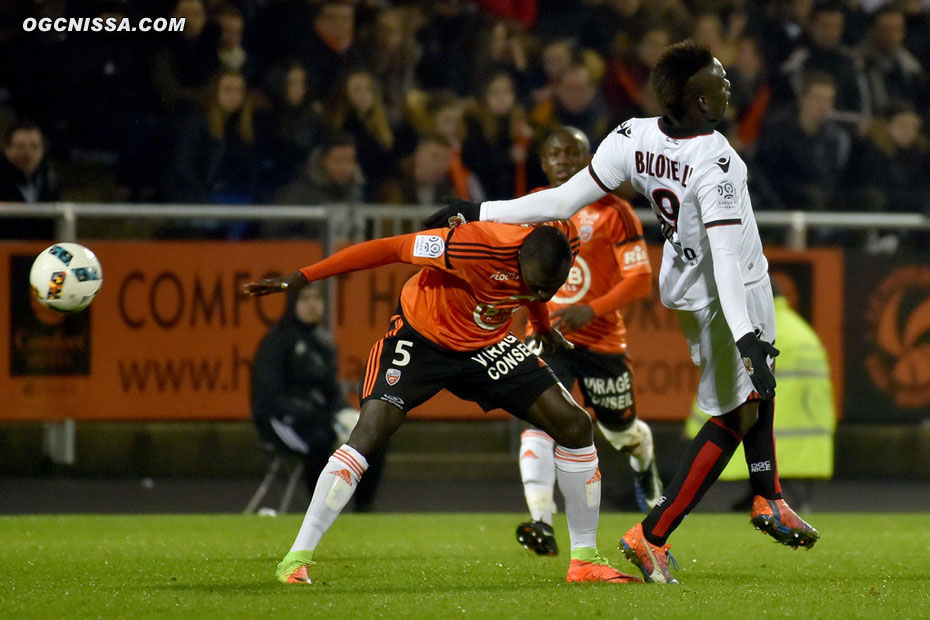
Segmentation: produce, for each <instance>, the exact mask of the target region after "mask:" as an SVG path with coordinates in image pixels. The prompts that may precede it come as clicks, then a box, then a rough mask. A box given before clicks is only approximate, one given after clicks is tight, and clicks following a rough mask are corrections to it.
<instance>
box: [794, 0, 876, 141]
mask: <svg viewBox="0 0 930 620" xmlns="http://www.w3.org/2000/svg"><path fill="white" fill-rule="evenodd" d="M844 24H845V15H844V13H843V7H842V6H841V5H840V4H839V3H838V2H824V3H822V4H815V5H814V7H813V9H812V10H811V15H810V18H809V19H808V22H807V28H806V32H807V40H806V42H805V43H802V44H801V45H800V46H799V47H798V48H797V49H795V50H794V52H792V54H791V56H789V57H788V58H787V59H786V60H785V62H784V64H783V65H782V66H781V77H782V79H783V80H784V81H785V82H786V83H787V85H788V86H789V87H790V93H793V95H794V98H795V99H800V98H801V97H802V95H803V91H804V84H805V80H806V79H807V76H808V75H809V74H811V73H814V72H817V73H826V74H827V75H830V76H831V77H832V78H833V82H834V84H835V88H836V95H835V99H836V101H835V105H834V107H835V110H836V112H835V116H837V117H839V118H842V119H843V121H844V122H848V123H852V124H856V125H860V124H863V123H867V122H868V120H869V119H870V118H871V114H872V107H871V102H870V101H869V92H868V88H867V86H866V83H865V74H864V73H863V70H862V61H861V60H860V59H859V58H858V57H857V56H856V55H855V54H854V53H853V51H852V50H851V49H850V48H847V47H846V46H844V45H843V28H844ZM777 98H778V102H779V103H788V102H790V101H791V99H792V97H791V95H790V94H789V92H788V91H786V89H785V88H784V86H783V87H782V88H781V89H780V91H778V92H777Z"/></svg>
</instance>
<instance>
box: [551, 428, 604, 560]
mask: <svg viewBox="0 0 930 620" xmlns="http://www.w3.org/2000/svg"><path fill="white" fill-rule="evenodd" d="M555 470H556V477H557V478H558V481H559V490H560V491H561V492H562V497H564V498H565V519H566V521H568V537H569V539H571V543H572V551H574V550H575V549H578V548H580V547H590V548H592V549H596V548H597V520H598V516H599V513H600V509H601V472H600V471H599V470H598V468H597V450H596V449H595V448H594V444H591V445H590V446H588V447H587V448H565V447H562V446H558V445H557V446H556V447H555Z"/></svg>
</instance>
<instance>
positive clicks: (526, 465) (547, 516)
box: [520, 429, 556, 525]
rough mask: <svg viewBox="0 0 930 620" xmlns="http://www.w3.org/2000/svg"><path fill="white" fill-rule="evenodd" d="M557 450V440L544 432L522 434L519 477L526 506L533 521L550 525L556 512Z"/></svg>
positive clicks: (529, 431) (524, 432)
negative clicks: (555, 455) (554, 454)
mask: <svg viewBox="0 0 930 620" xmlns="http://www.w3.org/2000/svg"><path fill="white" fill-rule="evenodd" d="M554 447H555V441H553V440H552V437H550V436H549V435H547V434H546V433H544V432H542V431H538V430H533V429H527V430H525V431H523V432H522V433H520V477H521V478H522V479H523V494H524V496H526V506H527V508H529V509H530V516H531V517H532V518H533V521H543V522H544V523H548V524H549V525H552V515H553V514H554V513H555V512H556V507H555V498H554V488H555V457H554V456H553V453H552V449H553V448H554Z"/></svg>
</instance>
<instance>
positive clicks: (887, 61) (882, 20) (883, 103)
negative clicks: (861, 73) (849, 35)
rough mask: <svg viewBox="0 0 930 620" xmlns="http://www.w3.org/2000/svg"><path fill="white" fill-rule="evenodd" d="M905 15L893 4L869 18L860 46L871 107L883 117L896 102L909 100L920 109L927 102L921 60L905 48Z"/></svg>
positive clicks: (927, 86) (927, 91) (929, 83)
mask: <svg viewBox="0 0 930 620" xmlns="http://www.w3.org/2000/svg"><path fill="white" fill-rule="evenodd" d="M906 26H907V24H906V21H905V19H904V13H902V12H901V10H900V9H898V8H896V7H894V6H893V5H886V6H883V7H880V8H879V9H877V10H876V11H875V13H873V14H872V16H871V26H870V27H869V31H868V36H867V37H866V38H865V39H864V40H863V41H862V44H861V45H860V46H859V54H860V55H861V56H862V59H863V64H864V69H865V77H866V80H867V84H868V88H869V96H870V98H871V101H872V106H873V108H874V109H875V111H876V112H877V113H878V114H882V113H883V112H885V111H886V110H887V108H888V106H889V105H890V104H891V103H892V102H895V101H910V102H912V103H913V104H914V105H915V106H917V107H918V108H919V109H926V106H927V104H928V103H930V96H928V95H930V90H928V89H930V82H928V77H927V71H926V69H925V68H924V67H922V66H921V65H920V61H918V60H917V58H916V57H915V56H914V55H913V54H912V53H911V52H909V51H908V50H907V48H905V47H904V40H905V37H906Z"/></svg>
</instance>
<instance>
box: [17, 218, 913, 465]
mask: <svg viewBox="0 0 930 620" xmlns="http://www.w3.org/2000/svg"><path fill="white" fill-rule="evenodd" d="M436 208H438V206H421V205H372V204H362V205H346V204H333V205H319V206H297V205H284V206H281V205H273V206H271V205H179V204H133V203H121V204H101V203H74V202H58V203H43V204H24V203H0V227H2V220H3V219H4V218H9V217H41V218H51V219H54V220H55V222H56V227H55V233H56V235H55V236H56V239H55V240H57V241H72V240H75V239H77V237H78V224H79V223H80V221H81V220H91V219H107V218H119V219H133V220H168V221H172V220H173V221H184V220H187V221H192V220H200V221H203V220H214V221H250V220H258V221H303V222H309V221H315V222H320V223H321V224H323V225H324V228H325V238H324V239H323V242H324V243H325V249H326V252H327V253H331V252H332V250H333V248H334V247H335V245H336V244H337V243H340V242H343V241H360V240H362V239H365V238H378V237H384V236H387V235H395V234H400V233H404V232H413V231H416V230H419V229H420V228H421V223H422V221H423V219H424V218H425V217H426V216H428V215H429V214H430V213H432V212H433V211H435V209H436ZM636 215H637V216H638V217H639V218H640V219H641V220H642V221H643V223H644V224H645V225H647V226H654V225H655V222H656V220H655V218H654V217H653V214H652V212H651V211H650V210H648V209H637V210H636ZM755 215H756V221H757V222H758V224H759V226H760V228H776V229H777V228H780V229H785V230H786V232H787V236H786V240H787V245H788V246H789V247H792V248H795V249H804V248H805V247H806V246H807V236H808V232H809V231H810V229H812V228H821V227H826V228H832V229H839V230H843V229H845V230H862V229H874V230H896V231H899V230H930V218H927V217H926V216H924V215H919V214H910V213H858V212H808V211H759V212H756V214H755ZM0 229H2V228H0ZM74 440H75V424H74V420H63V421H61V422H46V423H45V424H44V425H43V440H42V444H43V445H42V447H43V451H44V452H45V453H46V454H48V455H49V456H50V457H51V458H52V460H53V462H56V463H63V464H73V463H74V454H75V451H74Z"/></svg>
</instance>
